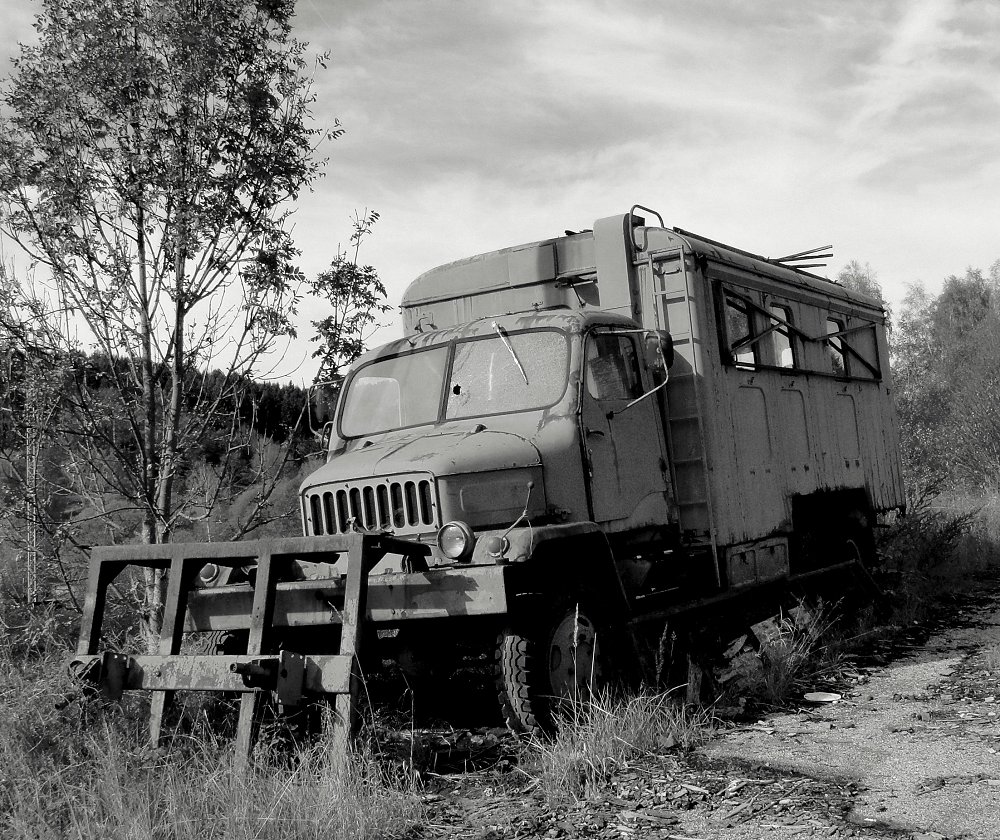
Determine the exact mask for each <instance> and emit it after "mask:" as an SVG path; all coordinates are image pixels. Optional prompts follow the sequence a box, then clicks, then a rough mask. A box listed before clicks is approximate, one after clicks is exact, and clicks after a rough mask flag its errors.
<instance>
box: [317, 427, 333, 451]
mask: <svg viewBox="0 0 1000 840" xmlns="http://www.w3.org/2000/svg"><path fill="white" fill-rule="evenodd" d="M332 438H333V421H332V420H327V421H326V422H325V423H324V424H323V431H322V432H321V433H320V438H319V440H320V447H321V449H322V451H323V452H324V453H327V452H328V450H329V449H330V441H331V439H332Z"/></svg>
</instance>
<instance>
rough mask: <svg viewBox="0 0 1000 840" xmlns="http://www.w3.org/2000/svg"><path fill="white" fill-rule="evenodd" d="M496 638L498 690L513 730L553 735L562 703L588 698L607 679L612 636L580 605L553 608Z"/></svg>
mask: <svg viewBox="0 0 1000 840" xmlns="http://www.w3.org/2000/svg"><path fill="white" fill-rule="evenodd" d="M524 624H525V625H527V626H514V627H510V628H507V629H505V630H504V631H503V632H502V633H501V634H500V638H499V640H498V642H497V653H496V678H497V694H498V696H499V700H500V705H501V708H502V710H503V716H504V720H505V721H506V723H507V726H508V727H509V728H510V729H512V730H513V731H514V732H527V733H531V734H541V733H551V732H552V731H553V730H554V729H555V726H556V718H557V717H558V712H559V709H560V707H563V706H565V705H567V704H572V703H574V702H582V701H586V700H587V699H588V698H589V697H591V696H592V695H594V694H596V693H599V692H600V691H601V690H602V689H604V688H606V687H607V685H608V684H609V680H610V670H611V669H610V665H609V661H608V658H607V653H608V652H609V651H610V650H611V647H612V644H611V639H610V634H609V632H608V631H607V629H606V628H605V626H604V625H603V624H601V623H600V622H599V621H598V619H597V618H596V615H595V613H594V611H593V610H591V609H590V608H589V607H588V606H587V605H585V604H583V603H573V604H571V605H569V606H568V607H567V606H564V607H562V608H560V609H555V610H553V611H551V612H550V613H548V614H546V615H545V616H543V617H541V618H539V619H536V620H535V621H533V622H531V623H530V625H529V624H528V623H527V622H524Z"/></svg>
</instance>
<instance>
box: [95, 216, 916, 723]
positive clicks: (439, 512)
mask: <svg viewBox="0 0 1000 840" xmlns="http://www.w3.org/2000/svg"><path fill="white" fill-rule="evenodd" d="M638 211H641V212H644V213H647V214H652V215H655V216H656V217H657V221H658V222H659V224H658V225H651V224H647V222H646V220H645V219H644V218H643V217H641V216H640V215H638ZM794 260H795V256H794V255H793V257H791V258H786V259H785V261H784V262H782V261H778V260H769V259H767V258H764V257H760V256H756V255H753V254H750V253H747V252H745V251H741V250H738V249H736V248H732V247H729V246H726V245H722V244H720V243H718V242H714V241H712V240H710V239H706V238H704V237H702V236H698V235H695V234H692V233H689V232H686V231H683V230H680V229H677V228H673V229H669V228H666V227H665V226H664V224H663V222H662V219H660V218H659V215H658V214H655V213H653V211H649V210H647V209H646V208H641V207H638V206H637V207H633V208H632V210H631V211H630V212H628V213H625V214H622V215H616V216H612V217H609V218H604V219H599V220H597V221H596V222H595V223H594V227H593V230H587V231H582V232H579V233H572V232H567V234H566V235H565V236H561V237H558V238H555V239H548V240H544V241H541V242H534V243H531V244H528V245H521V246H517V247H511V248H505V249H502V250H499V251H494V252H492V253H488V254H482V255H479V256H474V257H470V258H468V259H463V260H460V261H458V262H454V263H451V264H448V265H445V266H442V267H440V268H436V269H433V270H431V271H428V272H426V273H425V274H423V275H421V276H420V277H418V278H417V279H416V280H415V281H413V283H412V284H411V285H410V286H409V288H408V289H407V290H406V292H405V294H404V297H403V301H402V317H403V324H404V327H405V335H404V337H403V338H401V339H399V340H397V341H393V342H390V343H389V344H386V345H385V346H383V347H380V348H378V349H376V350H373V351H371V352H369V353H367V354H366V355H364V356H362V357H361V358H360V359H359V360H358V361H357V362H356V363H355V364H354V365H353V366H352V368H351V370H350V372H349V373H348V374H347V376H346V379H345V380H344V382H343V387H342V391H341V394H340V398H339V403H338V407H337V410H336V416H335V419H334V420H333V421H332V424H331V425H330V431H329V440H330V443H329V448H328V453H327V456H326V462H325V464H324V465H323V466H321V467H320V468H319V469H317V470H316V471H315V472H314V473H313V474H312V475H310V476H309V477H308V478H307V479H306V481H305V482H304V483H303V485H302V487H301V503H302V518H303V525H304V532H305V537H301V538H294V539H290V540H281V541H274V542H271V543H265V544H260V543H246V544H239V543H236V544H229V545H225V546H218V545H215V546H193V545H188V546H183V545H182V546H154V547H141V548H140V547H135V546H133V547H124V548H116V549H106V550H104V553H103V554H101V553H95V557H96V559H95V562H94V566H93V568H92V578H91V593H90V594H91V596H92V597H90V598H89V599H88V605H87V614H86V615H85V630H84V634H83V636H82V637H81V645H80V650H79V652H80V654H81V655H85V656H83V657H82V658H83V659H84V660H86V659H87V657H88V656H89V658H90V659H89V661H90V662H91V663H94V662H96V654H97V650H96V645H97V638H98V635H99V628H100V618H99V613H100V610H101V609H102V607H103V598H104V591H105V590H106V587H107V584H108V581H109V580H110V579H112V577H113V576H114V575H115V574H117V572H118V571H120V569H121V568H123V567H124V566H125V565H130V564H132V565H156V564H157V563H159V564H160V567H162V568H168V567H169V568H170V584H171V589H170V591H169V593H168V599H167V620H166V622H165V626H164V637H163V639H164V641H163V644H162V646H161V651H160V653H161V656H160V657H146V658H142V657H135V658H129V657H124V655H120V654H118V655H114V656H117V657H119V659H109V658H108V656H107V655H105V658H104V660H103V662H102V663H99V664H100V668H98V670H99V671H100V672H101V674H102V677H101V679H102V680H103V681H104V682H105V683H107V682H112V683H116V684H117V686H118V688H119V689H121V688H134V687H146V688H154V689H160V690H162V691H164V692H167V693H168V692H169V691H172V690H173V689H175V688H215V689H228V690H240V691H244V692H248V693H250V694H252V693H253V692H254V691H255V690H256V691H260V690H270V691H273V692H276V693H277V699H278V700H279V702H281V703H285V704H290V705H295V704H296V703H297V702H299V701H300V698H301V697H302V696H304V695H307V694H309V693H310V692H312V693H320V694H322V693H333V692H341V693H346V692H348V689H349V685H348V684H349V683H350V679H349V677H347V676H345V674H346V673H347V672H348V671H349V670H350V667H351V663H352V662H354V664H355V666H356V661H355V660H352V659H350V657H352V656H354V655H355V654H356V653H357V650H356V646H357V644H358V642H359V640H360V639H361V638H362V636H364V635H365V633H364V632H363V631H364V630H365V628H366V627H367V628H369V629H370V628H375V629H378V630H380V631H382V632H380V634H379V635H382V636H391V637H393V643H394V644H395V645H396V646H397V648H398V649H397V651H396V653H397V656H398V657H399V658H400V660H401V661H402V662H403V664H404V665H407V666H412V665H413V663H414V662H417V663H419V662H421V661H428V662H430V663H431V664H433V662H434V661H435V660H436V659H438V658H441V657H446V656H447V655H448V654H449V653H450V652H451V651H453V650H454V649H455V648H456V646H457V644H458V643H459V642H470V641H475V640H480V641H481V643H483V644H489V645H494V644H495V645H496V652H495V655H496V668H497V683H498V689H499V695H500V702H501V704H502V707H503V711H504V715H505V718H506V720H507V722H508V724H509V725H510V726H511V727H513V728H514V729H517V730H534V729H536V728H538V727H543V728H544V727H545V726H546V725H547V724H548V723H550V722H551V715H552V707H553V704H552V703H551V702H550V699H551V698H552V697H557V696H561V695H567V694H573V693H575V692H577V691H582V690H586V689H587V688H588V687H591V686H592V685H593V684H594V683H595V682H600V681H601V680H602V679H604V678H606V677H607V676H608V674H609V673H610V672H611V671H613V670H614V669H615V668H617V667H618V666H619V665H620V663H621V662H623V661H624V660H625V658H626V657H623V655H622V651H623V650H628V649H634V644H635V642H636V640H641V639H642V638H643V637H644V633H643V632H642V631H644V630H646V629H652V630H653V638H654V639H655V638H657V637H658V636H660V635H661V634H663V632H664V631H663V627H664V624H665V622H666V621H667V620H668V619H669V620H673V619H675V618H676V617H678V616H682V615H684V614H685V613H688V612H692V611H695V610H697V609H699V608H701V609H704V608H706V607H717V606H719V605H723V604H725V603H727V602H730V601H735V600H737V599H741V598H742V599H744V600H746V599H747V598H749V599H751V600H752V599H753V598H754V597H755V593H759V592H761V591H762V590H763V589H765V588H766V587H768V586H769V585H775V584H778V583H787V582H795V581H798V580H803V579H806V578H810V577H814V576H817V575H819V574H821V573H824V572H826V571H830V570H838V569H844V568H847V567H854V566H858V567H859V568H860V567H862V566H863V565H864V564H866V563H867V562H868V561H870V560H871V559H873V554H874V542H873V535H872V529H873V525H874V523H875V521H876V518H877V517H878V516H879V515H880V514H882V513H885V512H888V511H891V510H894V509H901V508H902V506H903V504H904V496H903V489H902V481H901V465H900V459H899V454H898V444H897V423H896V418H895V412H894V408H893V400H892V389H891V382H890V377H889V365H888V358H889V357H888V350H887V346H886V332H885V322H886V314H885V311H884V310H883V308H882V307H881V305H880V304H879V303H878V302H877V301H875V300H872V299H871V298H868V297H866V296H864V295H861V294H858V293H855V292H853V291H850V290H848V289H845V288H843V287H842V286H840V285H838V284H836V283H833V282H830V281H828V280H825V279H823V278H820V277H818V276H815V275H813V274H810V273H808V272H806V271H804V270H801V269H798V268H795V267H794ZM359 546H360V547H359ZM279 560H280V563H279ZM352 574H353V577H352ZM188 588H191V589H192V591H191V593H190V597H188V595H187V589H188ZM185 610H186V618H185ZM341 627H343V632H341ZM185 628H186V629H187V630H197V631H214V632H217V633H228V634H229V636H230V638H229V644H230V647H229V649H227V651H226V652H225V654H222V653H220V655H219V656H218V657H215V658H214V659H213V657H211V656H208V657H205V656H203V657H200V658H198V662H195V661H194V659H195V657H188V658H185V657H183V656H181V655H180V654H179V650H180V648H179V644H180V639H181V636H182V634H183V631H184V629H185ZM385 631H392V632H385ZM372 635H374V634H372ZM645 635H647V636H648V635H649V634H645ZM234 639H235V640H236V641H235V648H236V650H235V652H233V640H234ZM654 647H655V643H654ZM338 652H339V655H340V656H341V659H340V660H337V656H336V654H338ZM345 655H346V656H347V657H348V659H347V661H346V663H347V664H346V665H345V664H344V661H343V656H345ZM335 660H337V661H339V662H340V663H341V664H340V665H337V664H336V662H335ZM116 662H117V663H118V664H117V665H116V664H115V663H116ZM338 668H339V670H338ZM224 671H225V672H227V675H224V676H222V674H223V672H224ZM334 672H336V674H334ZM289 673H291V674H292V676H291V677H290V676H288V674H289ZM337 686H339V687H337ZM248 696H249V695H245V696H244V699H245V700H246V699H248ZM160 708H162V703H161V704H160ZM243 708H244V709H245V710H246V711H245V713H244V712H241V724H240V725H241V731H243V732H249V727H250V723H249V720H250V718H251V716H252V714H253V708H252V703H245V704H244V707H243ZM244 718H245V720H244ZM156 727H158V721H154V731H156Z"/></svg>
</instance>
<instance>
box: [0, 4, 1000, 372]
mask: <svg viewBox="0 0 1000 840" xmlns="http://www.w3.org/2000/svg"><path fill="white" fill-rule="evenodd" d="M3 2H4V8H5V12H6V16H7V26H6V27H5V28H4V29H3V30H2V32H0V60H2V64H3V65H6V63H7V62H6V57H7V56H9V55H11V54H13V53H14V52H15V51H16V43H17V42H18V41H19V40H22V41H24V40H29V41H30V40H31V39H32V37H33V31H32V30H31V28H30V22H31V17H32V15H33V8H34V7H33V4H32V3H31V2H30V0H3ZM296 34H297V35H298V37H300V38H302V39H304V40H306V41H308V42H309V43H310V45H311V47H312V48H313V49H314V50H315V51H316V52H329V55H330V60H329V63H328V68H327V70H326V71H322V72H321V73H320V74H319V75H318V77H317V79H316V93H317V100H316V103H315V107H314V114H315V117H316V121H317V124H318V125H320V126H327V127H329V126H332V125H333V124H334V121H335V120H337V119H339V120H340V122H341V124H342V125H343V127H344V128H345V129H346V133H345V134H344V135H343V136H342V137H341V138H339V139H337V140H335V141H332V142H331V143H329V144H328V145H327V146H325V147H324V148H323V149H322V154H323V156H325V157H327V158H328V163H327V166H326V175H325V177H324V178H323V179H322V180H321V181H319V182H318V183H317V184H316V185H315V187H314V189H313V191H312V192H310V193H309V194H306V195H303V196H302V197H301V199H300V200H299V202H298V207H297V212H296V215H295V238H296V241H297V244H298V246H299V248H300V249H301V250H302V267H303V269H304V270H305V271H306V273H307V274H309V275H314V274H316V273H318V272H319V271H321V270H322V269H323V268H324V267H325V266H326V265H328V264H329V262H330V260H331V259H332V258H333V257H334V256H335V254H336V251H337V247H338V243H345V244H346V243H347V240H348V238H349V236H350V232H351V217H352V215H353V214H354V213H355V212H356V211H363V210H365V209H366V208H367V209H369V210H376V211H377V212H378V213H379V214H380V217H381V218H380V220H379V222H378V224H377V225H376V227H375V231H374V235H373V236H372V237H370V238H369V239H368V241H367V242H366V243H365V245H364V248H363V250H362V253H361V260H362V262H365V263H370V264H372V265H374V266H375V268H376V269H377V270H378V272H379V274H380V276H381V278H382V279H383V281H384V282H385V284H386V286H387V288H388V292H389V302H390V303H391V304H392V305H393V306H397V305H398V303H399V300H400V297H401V296H402V293H403V290H404V289H405V288H406V285H407V284H408V283H409V282H410V281H411V280H412V279H414V278H415V277H416V276H418V275H419V274H420V273H422V272H423V271H426V270H427V269H429V268H432V267H434V266H435V265H440V264H442V263H446V262H450V261H452V260H455V259H459V258H461V257H464V256H469V255H472V254H476V253H481V252H483V251H490V250H494V249H496V248H502V247H505V246H508V245H516V244H520V243H523V242H529V241H533V240H537V239H544V238H547V237H550V236H556V235H560V234H561V233H562V232H563V231H564V230H565V229H573V230H579V229H582V228H589V227H591V226H592V225H593V222H594V220H595V219H597V218H601V217H603V216H609V215H613V214H617V213H624V212H627V211H628V209H629V208H630V207H631V206H632V205H634V204H641V205H645V206H647V207H650V208H653V209H655V210H657V211H658V212H659V213H660V214H661V215H662V216H663V218H664V221H665V222H666V224H667V226H668V227H672V226H677V227H681V228H685V229H687V230H691V231H695V232H697V233H699V234H702V235H704V236H707V237H709V238H711V239H716V240H720V241H723V242H728V243H730V244H732V245H735V246H737V247H740V248H743V249H745V250H748V251H752V252H755V253H759V254H763V255H765V256H781V255H784V254H789V253H793V252H797V251H802V250H805V249H806V248H810V247H814V246H820V245H832V246H833V249H834V258H833V260H831V261H830V264H829V267H828V268H827V269H819V270H817V273H820V274H828V275H829V276H836V273H837V271H838V270H839V269H840V268H841V267H842V266H843V265H844V264H845V263H847V262H848V261H849V260H859V261H860V262H862V263H865V262H867V263H870V264H871V266H872V268H873V269H874V270H875V272H876V273H877V275H878V278H879V280H880V282H881V283H882V286H883V290H884V292H885V294H886V297H887V298H888V300H889V301H890V303H891V304H893V305H896V306H898V304H899V302H900V301H901V299H902V297H903V295H904V293H905V285H906V284H907V283H910V282H913V281H922V282H923V283H924V284H925V285H926V286H927V287H928V288H929V289H932V290H936V289H938V288H939V287H940V285H941V283H942V281H943V279H944V278H945V277H947V276H948V275H950V274H962V273H963V272H964V271H965V269H966V267H968V266H973V267H978V268H982V269H983V270H986V269H988V267H989V266H990V265H991V264H992V263H993V262H994V261H996V260H998V259H1000V2H996V0H883V1H881V2H876V1H875V0H838V2H836V3H830V2H828V0H823V2H820V1H819V0H795V2H789V1H788V0H784V2H782V1H780V0H755V2H753V3H748V2H743V1H742V0H698V2H690V0H633V2H630V3H628V4H622V3H612V2H604V0H573V2H568V1H567V2H562V1H561V0H560V1H558V2H523V0H502V1H501V2H494V0H480V2H458V0H351V2H347V1H346V0H299V4H298V15H297V18H296ZM2 75H6V71H3V72H2ZM315 314H316V313H315V312H310V313H308V315H310V316H315ZM389 318H390V319H391V321H392V325H391V326H389V327H387V328H386V329H385V330H383V331H382V332H381V333H380V335H379V336H378V337H377V339H376V340H379V339H381V340H389V339H391V338H394V337H396V335H398V334H399V327H398V316H397V315H395V314H394V315H390V316H389ZM301 333H302V334H303V336H306V335H307V334H308V333H309V326H308V317H304V318H303V326H302V329H301ZM307 355H308V347H307V344H306V342H305V341H303V342H300V343H299V344H296V345H293V346H292V347H291V348H289V351H288V353H287V354H286V359H285V363H286V364H285V369H284V370H283V371H282V373H283V375H285V376H289V377H291V378H292V379H293V381H294V380H308V379H310V378H311V375H312V370H313V367H312V365H311V363H310V362H308V361H303V359H304V358H305V357H306V356H307Z"/></svg>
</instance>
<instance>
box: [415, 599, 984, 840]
mask: <svg viewBox="0 0 1000 840" xmlns="http://www.w3.org/2000/svg"><path fill="white" fill-rule="evenodd" d="M946 624H947V626H942V627H941V628H940V629H938V630H937V631H936V632H934V633H932V634H931V635H930V636H929V638H926V637H927V632H926V631H919V630H916V629H915V631H914V632H915V633H917V634H918V636H919V637H922V638H926V641H923V642H920V643H916V642H914V643H911V644H906V643H901V642H900V641H899V640H898V639H897V640H896V641H895V642H894V643H893V645H894V647H893V651H892V654H891V655H890V656H889V657H888V658H887V660H886V661H885V662H884V663H882V664H878V665H874V664H871V663H869V664H868V665H867V666H865V667H860V666H859V667H858V668H856V669H855V671H854V672H853V674H852V672H850V671H848V673H847V676H846V677H845V678H846V679H847V680H848V683H849V684H847V685H845V686H841V687H840V688H839V690H840V692H841V693H842V694H843V699H842V700H841V701H839V702H837V703H833V704H827V705H822V706H815V705H814V706H809V707H808V708H806V707H803V708H800V709H798V710H796V711H789V712H782V713H779V714H774V715H771V716H769V717H767V718H765V719H762V720H760V721H757V722H755V723H753V724H751V725H741V726H735V727H732V728H731V729H729V730H723V731H722V732H721V733H720V734H719V736H718V737H717V738H715V739H713V740H712V741H711V742H710V743H708V744H707V745H705V746H703V747H701V748H700V749H698V750H696V751H695V752H694V753H691V754H682V753H679V752H677V751H676V750H671V751H669V752H668V753H666V754H664V755H646V756H642V757H639V758H636V759H634V760H630V761H629V762H628V763H627V764H624V765H622V766H619V767H618V768H616V770H615V772H614V773H613V774H612V776H611V777H610V778H609V779H608V781H607V785H606V787H605V788H604V790H603V792H602V795H601V796H599V797H596V798H595V799H593V800H590V801H587V802H581V803H577V804H575V805H568V806H565V807H553V806H552V805H551V803H548V802H547V801H546V800H545V797H544V796H543V795H542V793H541V791H540V790H539V789H538V783H537V780H534V781H533V780H532V777H531V775H530V774H529V773H526V772H524V771H522V770H519V769H517V768H516V767H514V766H512V765H509V763H508V770H507V771H505V772H497V770H496V767H494V769H493V770H492V771H483V772H479V773H462V772H453V773H449V772H443V773H442V774H440V775H439V774H437V773H429V774H428V776H427V781H428V783H429V784H428V787H427V788H426V790H427V793H426V794H425V802H426V804H427V817H428V819H427V822H426V824H425V825H424V826H422V828H421V829H420V830H418V831H417V832H415V834H414V837H419V838H438V837H448V838H452V837H462V838H474V839H475V840H500V838H504V840H506V838H536V837H541V838H576V837H593V838H602V839H603V838H635V840H647V839H651V838H668V840H763V839H764V838H766V840H791V838H795V840H804V838H848V837H852V838H853V837H864V838H880V840H943V839H944V840H1000V679H998V678H1000V593H998V594H996V595H994V596H991V597H990V598H989V599H987V598H984V597H980V598H979V605H978V606H974V605H973V604H972V602H971V601H970V602H969V603H968V604H967V605H966V606H965V607H964V608H962V607H959V606H956V607H955V610H954V612H953V613H952V615H950V616H949V618H948V619H947V621H946ZM492 732H493V731H492V730H490V731H489V732H488V733H487V736H486V737H487V740H489V741H490V743H493V741H492V740H491V739H494V738H496V737H498V736H496V735H495V734H491V733H492Z"/></svg>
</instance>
